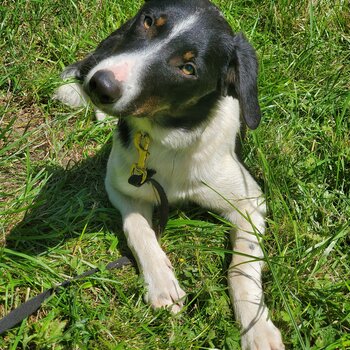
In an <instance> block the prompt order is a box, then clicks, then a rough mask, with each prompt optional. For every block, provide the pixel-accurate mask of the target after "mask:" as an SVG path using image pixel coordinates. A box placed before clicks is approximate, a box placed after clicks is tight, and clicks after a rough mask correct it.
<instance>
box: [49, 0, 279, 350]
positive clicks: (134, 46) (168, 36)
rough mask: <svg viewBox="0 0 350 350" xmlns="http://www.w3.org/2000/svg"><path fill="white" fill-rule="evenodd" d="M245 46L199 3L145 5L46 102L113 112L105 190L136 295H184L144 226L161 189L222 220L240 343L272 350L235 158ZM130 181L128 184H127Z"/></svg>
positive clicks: (252, 91)
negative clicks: (118, 222) (137, 284)
mask: <svg viewBox="0 0 350 350" xmlns="http://www.w3.org/2000/svg"><path fill="white" fill-rule="evenodd" d="M257 70H258V64H257V59H256V55H255V51H254V49H253V48H252V46H251V45H250V44H249V43H248V41H247V40H246V39H245V37H244V36H243V35H242V34H235V33H233V32H232V30H231V28H230V26H229V25H228V23H227V22H226V20H225V19H224V17H223V15H222V14H221V13H220V11H219V10H218V8H217V7H216V6H214V5H213V4H211V3H210V2H209V1H208V0H178V1H170V0H150V1H146V3H145V4H144V6H143V7H142V8H141V9H140V11H139V12H138V13H137V14H136V16H135V17H134V18H132V19H130V20H128V21H127V22H126V23H125V24H123V25H122V26H121V27H120V28H119V29H118V30H116V31H114V32H113V33H112V34H111V35H110V36H108V37H107V38H106V39H105V40H103V41H102V42H101V43H100V44H99V45H98V46H97V48H96V50H95V51H93V52H92V53H91V54H89V55H88V56H87V57H86V58H84V59H83V60H81V61H78V62H76V63H74V64H72V65H71V66H68V67H67V68H66V70H65V72H64V73H63V74H62V77H63V78H64V79H67V78H73V79H75V81H74V82H72V80H71V81H70V82H68V83H66V84H65V85H62V86H61V87H60V88H59V89H58V90H57V91H56V95H55V98H57V99H59V100H61V101H62V102H63V103H66V104H68V105H71V106H73V107H74V106H81V105H85V104H87V103H88V102H89V101H91V102H92V103H93V105H94V106H95V107H96V108H97V110H98V112H99V115H101V111H102V112H103V113H105V114H107V115H110V116H114V117H116V118H118V127H117V131H116V133H115V136H114V140H113V148H112V151H111V154H110V157H109V161H108V167H107V176H106V189H107V192H108V195H109V198H110V200H111V202H112V203H113V205H114V206H115V207H116V208H117V209H118V210H119V211H120V213H121V215H122V219H123V229H124V232H125V235H126V237H127V242H128V245H129V247H130V249H131V250H132V252H133V254H134V257H135V259H136V261H137V263H138V267H139V270H140V272H141V274H142V276H143V279H144V283H145V287H146V290H147V292H146V295H145V300H146V301H147V302H148V303H150V304H151V305H152V306H153V307H154V308H160V307H167V308H169V309H170V310H171V311H172V312H174V313H176V312H178V311H180V310H181V308H182V307H183V302H184V299H185V292H184V291H183V290H182V288H181V286H180V283H179V282H178V280H177V279H176V277H175V272H174V270H173V268H172V266H171V263H170V261H169V259H168V258H167V256H166V254H165V252H164V251H163V249H162V248H161V247H160V245H159V242H158V240H157V236H156V233H155V229H154V227H153V225H152V214H153V208H154V206H155V205H157V203H158V200H159V193H158V192H159V191H157V190H155V187H154V184H153V183H152V182H149V181H147V178H152V179H154V181H155V182H156V183H158V184H160V185H161V187H162V189H164V192H165V194H166V197H167V198H168V200H169V202H170V204H172V203H179V202H193V203H196V204H199V205H200V206H202V207H205V208H208V209H210V210H213V211H216V212H217V213H219V214H220V215H222V216H223V217H224V218H226V219H227V220H229V221H230V222H231V223H232V224H233V226H234V229H233V230H232V232H231V240H232V249H233V254H232V262H231V265H230V268H229V270H228V285H229V291H230V295H231V298H232V303H233V306H234V311H235V315H236V319H237V320H238V321H239V323H240V325H241V327H242V348H243V349H260V350H261V349H274V350H276V349H284V345H283V343H282V339H281V335H280V332H279V330H278V329H277V328H276V327H275V326H274V324H273V323H272V321H271V320H270V318H269V315H268V309H267V307H266V305H265V304H264V301H263V290H262V283H261V269H262V266H263V261H262V260H263V253H262V249H261V247H260V245H259V240H260V238H261V236H262V235H263V233H264V230H265V220H264V217H265V213H266V206H265V202H264V198H263V195H262V192H261V190H260V188H259V186H258V185H257V183H256V182H255V180H254V179H253V177H252V176H251V175H250V174H249V172H248V171H247V170H246V168H245V167H244V166H243V164H242V163H241V161H240V159H239V157H238V155H237V143H238V140H239V138H240V136H239V133H240V129H241V126H242V125H244V124H246V125H247V126H248V127H249V128H250V129H255V128H256V127H257V126H258V124H259V122H260V116H261V115H260V108H259V103H258V92H257ZM133 176H134V177H135V176H136V180H137V181H136V183H134V182H133V181H130V179H131V178H132V177H133Z"/></svg>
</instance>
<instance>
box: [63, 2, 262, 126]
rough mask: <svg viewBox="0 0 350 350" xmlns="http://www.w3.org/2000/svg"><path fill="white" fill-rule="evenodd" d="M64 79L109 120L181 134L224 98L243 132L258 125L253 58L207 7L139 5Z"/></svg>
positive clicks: (192, 4)
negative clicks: (146, 123)
mask: <svg viewBox="0 0 350 350" xmlns="http://www.w3.org/2000/svg"><path fill="white" fill-rule="evenodd" d="M67 72H68V73H66V75H74V76H75V78H77V79H78V80H79V82H80V84H81V86H82V88H83V90H84V93H85V94H86V95H87V96H88V97H89V98H90V99H91V101H92V102H93V103H94V104H95V105H96V106H97V107H98V108H99V109H101V110H103V111H104V112H106V113H107V114H109V115H112V116H117V117H127V116H134V117H148V118H150V119H152V120H154V121H155V122H156V123H159V124H161V125H164V126H167V125H172V126H176V125H179V126H184V127H186V126H187V127H189V126H191V125H194V124H196V123H197V122H201V121H202V118H204V117H205V116H207V115H208V112H209V111H210V109H211V108H212V107H213V106H214V104H215V103H216V101H217V100H218V97H219V96H226V95H231V96H233V97H235V98H237V99H238V100H239V102H240V108H241V112H242V116H243V118H244V120H245V122H246V123H247V125H248V126H249V127H250V128H252V129H254V128H256V127H257V126H258V124H259V121H260V109H259V104H258V97H257V60H256V56H255V52H254V50H253V48H252V47H251V45H250V44H249V43H248V42H247V41H246V39H245V38H244V37H243V35H241V34H239V35H234V34H233V33H232V30H231V28H230V26H229V25H228V24H227V22H226V20H225V19H224V18H223V16H222V14H221V13H220V12H219V10H218V9H217V8H216V7H215V6H214V5H213V4H211V3H210V2H209V1H207V0H178V1H174V2H173V1H169V0H150V1H146V3H145V4H144V6H143V7H142V8H141V10H140V11H139V12H138V13H137V15H136V16H135V17H134V18H132V19H131V20H129V21H128V22H126V23H125V24H124V25H123V26H121V27H120V28H119V29H118V30H116V31H115V32H113V33H112V34H111V35H110V36H109V37H107V38H106V39H105V40H104V41H102V42H101V43H100V44H99V46H98V47H97V49H96V50H95V51H94V52H93V53H91V54H90V55H89V56H88V57H86V58H85V59H83V60H82V61H79V62H77V63H75V64H73V65H72V66H70V67H68V69H67Z"/></svg>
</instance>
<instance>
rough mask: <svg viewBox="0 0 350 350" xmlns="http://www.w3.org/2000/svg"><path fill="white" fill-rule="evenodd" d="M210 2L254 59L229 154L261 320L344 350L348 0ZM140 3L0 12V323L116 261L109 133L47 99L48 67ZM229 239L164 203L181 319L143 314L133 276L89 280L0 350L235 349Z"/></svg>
mask: <svg viewBox="0 0 350 350" xmlns="http://www.w3.org/2000/svg"><path fill="white" fill-rule="evenodd" d="M216 3H217V4H218V5H219V6H220V7H221V9H222V10H223V12H224V14H225V16H226V17H227V18H228V20H229V21H230V23H231V25H232V27H233V28H234V29H235V30H236V31H243V32H245V33H246V35H247V36H248V38H249V39H250V41H251V42H252V43H253V45H254V46H255V47H256V49H257V52H258V55H259V61H260V82H259V87H260V100H261V106H262V110H263V112H264V119H263V122H262V124H261V126H260V127H259V128H258V130H256V131H254V132H249V133H248V135H247V142H246V146H245V149H244V152H245V155H244V156H245V160H246V163H247V165H248V166H249V168H250V169H251V172H252V173H253V174H254V175H255V176H256V178H257V179H258V181H259V182H260V183H261V185H262V187H263V188H264V192H265V194H266V197H267V202H268V206H269V214H268V218H267V222H268V230H267V234H266V237H265V240H264V243H263V248H264V251H265V252H266V261H267V266H268V268H267V269H266V271H265V274H264V282H265V283H264V286H265V295H266V302H267V304H268V305H269V307H270V309H271V316H272V318H273V320H275V322H276V324H277V325H278V326H279V327H280V329H281V331H282V333H283V337H284V340H285V343H286V345H287V348H288V349H327V350H331V349H346V348H350V336H349V333H350V263H349V261H350V256H349V255H350V254H349V243H350V228H349V217H350V201H349V192H350V136H349V127H350V120H349V119H350V118H349V115H350V113H349V105H350V94H349V76H350V71H349V65H350V64H349V62H350V51H349V44H350V42H349V41H350V34H349V32H350V30H349V29H350V28H349V23H350V15H349V13H350V11H349V5H348V4H347V2H346V1H343V0H335V1H333V2H329V1H325V0H318V1H309V2H297V1H291V0H276V1H272V0H270V1H268V0H261V1H243V0H237V1H234V2H228V1H223V0H217V1H216ZM139 5H140V4H139V2H137V1H134V0H123V1H118V2H100V1H96V0H87V1H84V2H82V1H81V2H80V1H79V2H73V1H69V0H63V1H60V2H57V1H51V0H47V1H45V2H41V1H25V0H18V1H15V2H13V1H7V0H5V1H3V2H2V4H1V5H0V39H1V41H0V60H1V61H0V63H1V75H0V101H1V103H0V123H1V130H0V143H1V149H0V156H1V158H0V167H1V178H0V193H1V202H0V203H1V216H0V230H1V231H0V242H1V247H0V317H1V316H4V315H5V314H7V313H8V312H9V311H10V310H11V309H13V308H15V307H16V306H18V305H20V304H21V303H22V302H23V301H25V300H27V299H28V298H30V297H33V296H35V295H37V294H39V293H40V292H42V291H43V290H45V289H47V288H49V287H50V286H52V285H54V284H55V283H58V282H60V281H62V280H63V279H66V278H68V277H69V276H74V275H75V274H78V273H81V272H83V271H85V270H88V269H90V268H91V266H104V265H106V264H107V263H108V262H109V261H111V260H114V259H116V258H117V257H118V256H120V255H121V254H123V252H124V250H125V246H126V245H125V240H124V238H123V234H122V232H121V221H120V217H119V215H118V213H117V212H116V210H114V209H113V208H112V206H111V205H110V203H109V202H108V200H107V197H106V194H105V192H104V188H103V177H104V172H105V164H106V157H107V155H108V152H109V149H110V140H111V135H112V132H113V126H112V125H111V124H108V123H107V124H101V123H97V122H96V121H95V120H94V118H93V113H92V111H90V110H78V111H72V110H70V109H68V108H65V107H63V106H61V105H60V104H59V103H57V102H55V101H52V100H51V98H50V97H51V95H52V93H53V90H54V89H55V87H56V86H58V84H59V78H58V76H59V73H60V71H61V70H62V68H63V67H64V66H65V65H67V64H69V63H72V62H74V61H75V60H76V59H78V58H82V57H83V56H84V55H85V54H86V53H88V52H89V51H90V50H92V49H93V48H94V47H95V45H96V44H97V43H98V42H99V41H100V40H101V39H102V38H104V37H105V36H106V35H107V34H108V33H109V32H111V31H112V30H113V29H114V28H116V27H118V26H119V25H120V24H121V23H122V22H124V21H125V20H126V18H128V17H130V16H132V15H133V14H134V13H135V12H136V11H137V9H138V7H139ZM228 229H229V227H228V225H227V224H226V223H225V222H224V221H221V220H220V219H219V218H217V217H216V216H214V215H212V214H211V213H207V212H205V211H203V210H200V209H199V208H193V207H190V208H186V209H183V211H182V209H177V208H173V210H172V212H171V218H170V221H169V224H168V227H167V230H166V233H165V234H164V236H163V239H162V245H163V247H164V249H165V250H166V251H167V252H168V253H169V256H170V259H171V260H172V262H173V264H174V267H175V270H176V272H177V275H178V277H179V279H180V281H181V282H182V285H183V287H184V288H185V289H186V291H187V292H188V293H189V301H188V303H187V306H186V308H185V310H184V311H183V312H182V313H181V314H180V315H178V316H176V317H172V316H171V315H169V314H168V312H167V311H164V310H161V311H157V312H153V311H152V310H151V309H150V308H149V307H148V306H147V305H145V304H144V302H143V300H142V283H141V282H140V281H139V279H138V276H137V271H135V269H134V268H132V267H126V268H124V269H122V270H120V271H112V272H107V271H104V272H101V273H99V274H96V275H94V276H93V277H90V278H88V279H86V280H84V281H81V282H77V283H75V284H74V286H73V287H71V288H69V289H67V290H65V291H63V292H62V293H60V294H58V295H55V296H53V297H51V298H50V299H49V300H48V301H47V302H45V304H44V305H43V307H42V308H41V310H40V311H39V312H38V313H36V314H34V315H33V316H31V317H29V318H28V320H25V321H24V322H22V323H21V324H20V325H19V326H17V327H16V328H14V329H12V330H11V331H10V332H8V333H6V334H5V335H4V336H3V337H2V338H0V349H96V348H98V349H113V350H117V349H214V348H218V349H239V338H240V337H239V330H238V325H237V324H235V322H234V321H233V313H232V311H231V307H230V302H229V298H228V294H227V287H226V281H225V269H226V268H227V264H228V260H229V257H230V253H229V245H228V239H227V230H228ZM184 237H186V239H184Z"/></svg>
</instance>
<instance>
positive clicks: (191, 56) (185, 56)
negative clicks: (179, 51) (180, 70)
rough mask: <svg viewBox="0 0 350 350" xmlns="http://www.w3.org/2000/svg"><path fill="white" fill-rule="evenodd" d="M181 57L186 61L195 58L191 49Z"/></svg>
mask: <svg viewBox="0 0 350 350" xmlns="http://www.w3.org/2000/svg"><path fill="white" fill-rule="evenodd" d="M182 57H183V59H184V61H185V62H187V61H191V60H193V59H194V58H195V54H194V52H193V51H187V52H185V54H184V55H183V56H182Z"/></svg>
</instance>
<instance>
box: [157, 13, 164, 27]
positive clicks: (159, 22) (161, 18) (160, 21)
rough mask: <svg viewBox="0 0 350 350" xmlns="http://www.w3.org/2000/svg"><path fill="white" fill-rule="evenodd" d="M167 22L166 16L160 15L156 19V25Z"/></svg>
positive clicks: (159, 25)
mask: <svg viewBox="0 0 350 350" xmlns="http://www.w3.org/2000/svg"><path fill="white" fill-rule="evenodd" d="M166 22H167V19H166V17H165V16H160V17H159V18H157V19H156V21H155V25H156V27H161V26H163V25H164V24H165V23H166Z"/></svg>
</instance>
